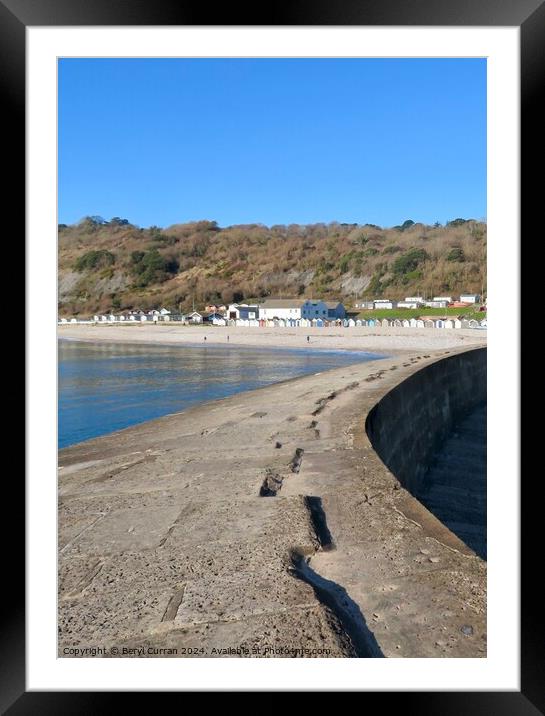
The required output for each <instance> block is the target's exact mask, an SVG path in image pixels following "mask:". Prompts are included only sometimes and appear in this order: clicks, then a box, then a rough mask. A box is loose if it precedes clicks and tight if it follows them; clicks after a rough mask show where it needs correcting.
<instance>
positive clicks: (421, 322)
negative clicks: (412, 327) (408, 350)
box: [416, 318, 424, 328]
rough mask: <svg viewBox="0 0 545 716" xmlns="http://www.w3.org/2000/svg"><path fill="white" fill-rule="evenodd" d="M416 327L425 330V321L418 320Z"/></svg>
mask: <svg viewBox="0 0 545 716" xmlns="http://www.w3.org/2000/svg"><path fill="white" fill-rule="evenodd" d="M416 327H417V328H424V321H423V320H422V319H421V318H418V319H417V320H416Z"/></svg>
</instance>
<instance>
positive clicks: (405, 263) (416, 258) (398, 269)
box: [392, 249, 429, 276]
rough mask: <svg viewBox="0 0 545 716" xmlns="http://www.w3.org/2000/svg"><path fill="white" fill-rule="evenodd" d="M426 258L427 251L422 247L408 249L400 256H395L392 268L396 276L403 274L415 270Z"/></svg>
mask: <svg viewBox="0 0 545 716" xmlns="http://www.w3.org/2000/svg"><path fill="white" fill-rule="evenodd" d="M428 258H429V256H428V253H427V251H424V249H410V250H409V251H407V252H405V253H404V254H403V255H402V256H398V257H397V259H396V260H395V261H394V263H393V266H392V270H393V272H394V274H396V275H397V276H404V275H405V274H408V273H410V272H411V271H415V270H416V269H417V268H418V266H419V265H420V264H421V263H423V262H424V261H426V260H427V259H428Z"/></svg>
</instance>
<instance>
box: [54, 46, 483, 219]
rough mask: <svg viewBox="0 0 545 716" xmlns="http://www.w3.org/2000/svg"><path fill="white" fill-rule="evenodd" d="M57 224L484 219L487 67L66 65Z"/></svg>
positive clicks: (313, 62)
mask: <svg viewBox="0 0 545 716" xmlns="http://www.w3.org/2000/svg"><path fill="white" fill-rule="evenodd" d="M58 147H59V222H61V223H68V224H70V223H74V222H76V221H78V220H79V219H81V218H82V217H83V216H85V215H95V214H98V215H100V216H103V217H104V218H105V219H110V218H112V217H113V216H121V217H124V218H128V219H129V220H130V221H131V222H133V223H135V224H137V225H139V226H144V227H146V226H150V225H152V224H155V225H158V226H163V227H165V226H169V225H170V224H173V223H180V222H185V221H193V220H199V219H209V220H215V221H217V222H218V223H219V224H220V226H228V225H231V224H243V223H262V224H267V225H269V226H270V225H272V224H288V223H315V222H322V221H323V222H329V221H339V222H349V223H353V222H357V223H366V222H368V223H373V224H379V225H381V226H392V225H395V224H399V223H401V222H403V221H404V220H405V219H409V218H410V219H413V220H414V221H423V222H427V223H433V222H435V221H440V222H441V223H444V222H446V221H448V220H450V219H454V218H457V217H463V218H484V217H485V216H486V60H484V59H62V60H60V61H59V137H58Z"/></svg>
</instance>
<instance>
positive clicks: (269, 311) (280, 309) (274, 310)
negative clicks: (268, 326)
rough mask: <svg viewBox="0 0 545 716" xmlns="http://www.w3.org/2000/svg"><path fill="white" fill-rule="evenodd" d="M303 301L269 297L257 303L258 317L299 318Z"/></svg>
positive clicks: (268, 318) (269, 318)
mask: <svg viewBox="0 0 545 716" xmlns="http://www.w3.org/2000/svg"><path fill="white" fill-rule="evenodd" d="M302 305H303V302H302V301H300V300H297V299H295V298H271V299H269V300H267V301H264V302H263V303H260V304H259V319H260V320H261V319H264V320H266V321H270V320H272V319H273V318H282V319H284V320H286V319H287V318H293V319H295V320H298V319H300V318H301V307H302Z"/></svg>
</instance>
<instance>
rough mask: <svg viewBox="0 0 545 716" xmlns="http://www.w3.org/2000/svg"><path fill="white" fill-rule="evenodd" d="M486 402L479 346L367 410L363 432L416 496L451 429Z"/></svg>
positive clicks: (409, 380)
mask: <svg viewBox="0 0 545 716" xmlns="http://www.w3.org/2000/svg"><path fill="white" fill-rule="evenodd" d="M485 401H486V348H477V349H475V350H470V351H467V352H464V353H459V354H456V355H452V356H449V357H447V358H443V359H442V360H439V361H437V362H435V363H432V364H431V365H427V366H425V367H423V368H422V369H421V370H419V371H417V372H416V373H413V374H412V375H411V376H409V377H408V378H406V379H405V380H404V381H403V382H401V383H400V384H399V385H397V386H396V387H395V388H393V389H392V390H391V391H390V392H388V393H387V394H386V395H385V396H384V397H383V398H381V400H380V401H379V402H378V403H377V404H376V405H375V406H374V407H373V408H372V409H371V410H370V412H369V413H368V416H367V420H366V423H365V430H366V432H367V435H368V437H369V440H370V442H371V444H372V446H373V448H374V449H375V450H376V452H377V453H378V455H379V457H380V458H381V460H382V461H383V462H384V464H385V465H386V466H387V467H388V468H389V470H390V471H391V472H392V473H393V474H394V475H395V476H396V477H397V479H398V480H399V481H400V482H401V484H402V485H403V487H405V488H406V489H407V490H409V492H411V493H413V494H416V493H418V492H419V491H420V490H421V488H422V483H423V479H424V477H425V475H426V472H427V470H428V466H429V463H430V460H431V458H432V457H433V455H434V453H435V452H436V451H437V449H438V447H439V446H440V445H441V443H442V442H443V441H444V439H445V438H446V437H447V436H448V434H449V433H450V432H451V430H452V427H453V425H454V424H455V423H456V422H457V421H458V420H460V418H462V417H463V416H464V415H465V414H466V413H468V412H469V411H471V410H473V409H474V408H475V407H476V406H478V405H479V404H482V403H483V402H485Z"/></svg>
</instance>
